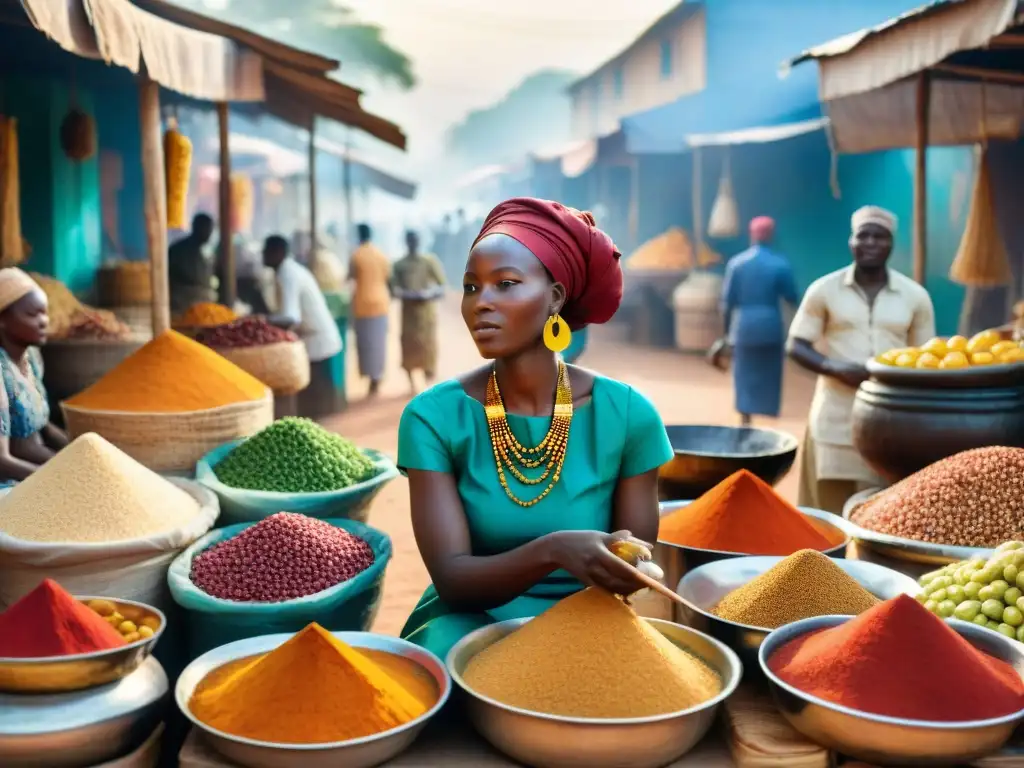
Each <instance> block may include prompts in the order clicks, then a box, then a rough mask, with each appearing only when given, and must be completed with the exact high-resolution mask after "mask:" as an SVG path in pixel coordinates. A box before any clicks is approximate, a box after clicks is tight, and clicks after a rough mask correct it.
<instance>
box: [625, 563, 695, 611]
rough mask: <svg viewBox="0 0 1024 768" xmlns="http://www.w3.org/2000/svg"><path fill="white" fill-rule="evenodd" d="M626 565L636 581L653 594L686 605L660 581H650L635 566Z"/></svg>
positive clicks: (648, 577)
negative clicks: (651, 590) (645, 586)
mask: <svg viewBox="0 0 1024 768" xmlns="http://www.w3.org/2000/svg"><path fill="white" fill-rule="evenodd" d="M623 562H625V561H623ZM626 565H627V566H629V567H630V568H631V569H632V571H633V575H635V576H636V577H637V579H639V580H640V581H641V582H643V583H644V584H646V585H647V586H648V587H650V588H651V589H653V590H654V591H655V592H658V593H659V594H661V595H664V596H665V597H667V598H668V599H669V600H672V601H673V602H676V603H679V604H680V605H686V601H685V600H683V598H681V597H680V596H679V595H677V594H676V593H675V592H673V591H672V590H671V589H669V588H668V587H666V586H665V585H664V584H662V583H661V582H660V581H658V580H657V579H652V578H651V577H650V576H648V575H647V574H646V573H644V572H643V571H641V570H640V569H639V568H637V567H636V566H634V565H631V564H630V563H626Z"/></svg>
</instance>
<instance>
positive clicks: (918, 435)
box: [852, 362, 1024, 482]
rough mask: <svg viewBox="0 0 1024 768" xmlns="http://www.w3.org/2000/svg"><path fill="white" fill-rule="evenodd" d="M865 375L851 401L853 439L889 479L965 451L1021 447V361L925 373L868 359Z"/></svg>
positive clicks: (1023, 422) (1023, 368)
mask: <svg viewBox="0 0 1024 768" xmlns="http://www.w3.org/2000/svg"><path fill="white" fill-rule="evenodd" d="M868 373H870V374H871V379H870V380H869V381H867V382H865V383H864V384H862V385H861V386H860V389H858V390H857V396H856V398H855V399H854V404H853V415H852V419H853V422H852V426H853V444H854V446H855V447H856V448H857V450H858V451H859V452H860V454H861V456H862V457H863V458H864V460H865V461H866V462H867V463H868V465H869V466H870V467H871V468H872V469H873V470H875V472H877V473H878V474H879V475H881V476H882V477H884V478H885V479H887V480H888V481H890V482H897V481H899V480H902V479H903V478H905V477H907V476H908V475H912V474H913V473H914V472H917V471H918V470H921V469H924V468H925V467H927V466H928V465H929V464H932V463H934V462H936V461H938V460H939V459H944V458H946V457H947V456H952V455H953V454H955V453H959V452H960V451H966V450H969V449H971V448H983V447H985V446H989V445H1005V446H1011V447H1021V448H1024V365H1020V364H1011V365H993V366H986V367H983V368H981V367H979V368H969V369H964V370H959V371H933V370H915V369H901V368H893V367H890V366H884V365H881V364H879V363H875V362H871V363H869V364H868Z"/></svg>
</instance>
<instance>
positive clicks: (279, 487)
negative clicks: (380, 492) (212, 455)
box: [213, 417, 377, 493]
mask: <svg viewBox="0 0 1024 768" xmlns="http://www.w3.org/2000/svg"><path fill="white" fill-rule="evenodd" d="M213 471H214V474H216V475H217V479H218V480H220V482H222V483H223V484H224V485H227V486H230V487H231V488H241V489H245V490H249V491H274V492H278V493H321V492H324V491H340V490H344V489H345V488H348V487H350V486H353V485H355V484H357V483H361V482H364V481H366V480H369V479H370V478H372V477H373V476H374V475H375V474H376V473H377V467H376V466H375V465H374V463H373V462H372V461H371V460H370V458H369V457H368V456H367V455H366V454H365V453H363V452H362V451H361V450H360V449H359V447H358V446H356V445H355V444H354V443H352V442H351V441H350V440H346V439H345V438H344V437H342V436H341V435H337V434H335V433H333V432H328V431H327V430H326V429H324V428H323V427H321V426H320V425H319V424H317V423H316V422H315V421H312V420H311V419H301V418H292V417H289V418H285V419H280V420H279V421H275V422H274V423H273V424H271V425H270V426H269V427H267V428H266V429H264V430H263V431H261V432H258V433H257V434H255V435H253V436H252V437H250V438H249V439H248V440H246V441H245V442H244V443H242V444H241V445H239V446H237V447H236V448H235V449H234V450H232V451H231V452H230V453H229V454H228V455H227V456H225V457H224V458H223V459H222V460H221V461H220V462H219V463H218V464H217V466H215V467H214V468H213Z"/></svg>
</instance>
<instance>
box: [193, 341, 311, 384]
mask: <svg viewBox="0 0 1024 768" xmlns="http://www.w3.org/2000/svg"><path fill="white" fill-rule="evenodd" d="M211 349H213V351H214V352H216V353H217V354H219V355H221V356H222V357H225V358H227V359H228V360H230V361H231V362H232V363H234V364H235V365H237V366H238V367H239V368H241V369H242V370H243V371H245V372H246V373H248V374H251V375H252V376H255V377H256V378H257V379H259V380H260V381H262V382H263V383H264V384H266V385H267V386H268V387H270V388H271V389H272V390H274V394H275V395H294V394H296V393H298V392H301V391H302V390H304V389H305V388H306V387H308V386H309V355H307V354H306V345H305V344H303V343H302V342H301V341H281V342H278V343H276V344H263V345H261V346H258V347H211Z"/></svg>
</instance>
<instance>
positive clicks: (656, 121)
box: [622, 0, 920, 154]
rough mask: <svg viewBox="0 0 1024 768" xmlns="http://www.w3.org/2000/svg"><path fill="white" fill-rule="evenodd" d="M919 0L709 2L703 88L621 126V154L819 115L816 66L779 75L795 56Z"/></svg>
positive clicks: (676, 148) (659, 150) (676, 147)
mask: <svg viewBox="0 0 1024 768" xmlns="http://www.w3.org/2000/svg"><path fill="white" fill-rule="evenodd" d="M919 3H920V0H870V2H867V1H865V0H815V2H813V3H809V2H807V0H774V2H772V3H766V2H764V1H763V0H728V2H725V1H724V0H723V2H716V3H706V4H705V7H706V8H707V17H706V29H707V32H706V35H707V72H708V81H707V87H706V88H705V89H704V90H703V91H701V92H699V93H695V94H693V95H692V96H686V97H684V98H682V99H679V100H678V101H675V102H672V103H671V104H666V105H664V106H662V107H657V108H655V109H651V110H648V111H646V112H640V113H638V114H636V115H632V116H630V117H627V118H625V119H624V120H623V121H622V130H623V132H624V133H625V135H626V149H627V151H629V152H631V153H634V154H663V153H671V152H682V151H685V150H686V149H687V146H688V145H687V144H686V137H687V136H688V135H692V134H714V133H724V132H729V131H740V130H746V129H748V128H759V127H770V126H775V125H785V124H787V123H793V122H798V121H801V120H811V119H814V118H816V117H820V116H821V114H822V112H821V105H820V103H819V101H818V73H817V68H816V67H797V68H795V69H794V70H793V71H792V72H790V73H789V75H788V77H785V78H780V77H779V66H780V64H781V63H782V62H783V61H786V60H788V59H791V58H792V56H793V51H798V50H801V49H804V48H809V47H811V46H814V45H817V44H819V43H822V42H824V41H826V40H830V39H832V38H834V37H836V36H837V35H842V34H846V33H849V32H852V31H854V30H857V29H860V28H862V27H866V26H871V25H874V24H878V23H879V22H882V21H884V20H885V19H886V18H889V17H892V16H895V15H898V14H900V13H902V12H904V11H906V10H908V9H909V8H912V7H914V6H915V5H918V4H919Z"/></svg>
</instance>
